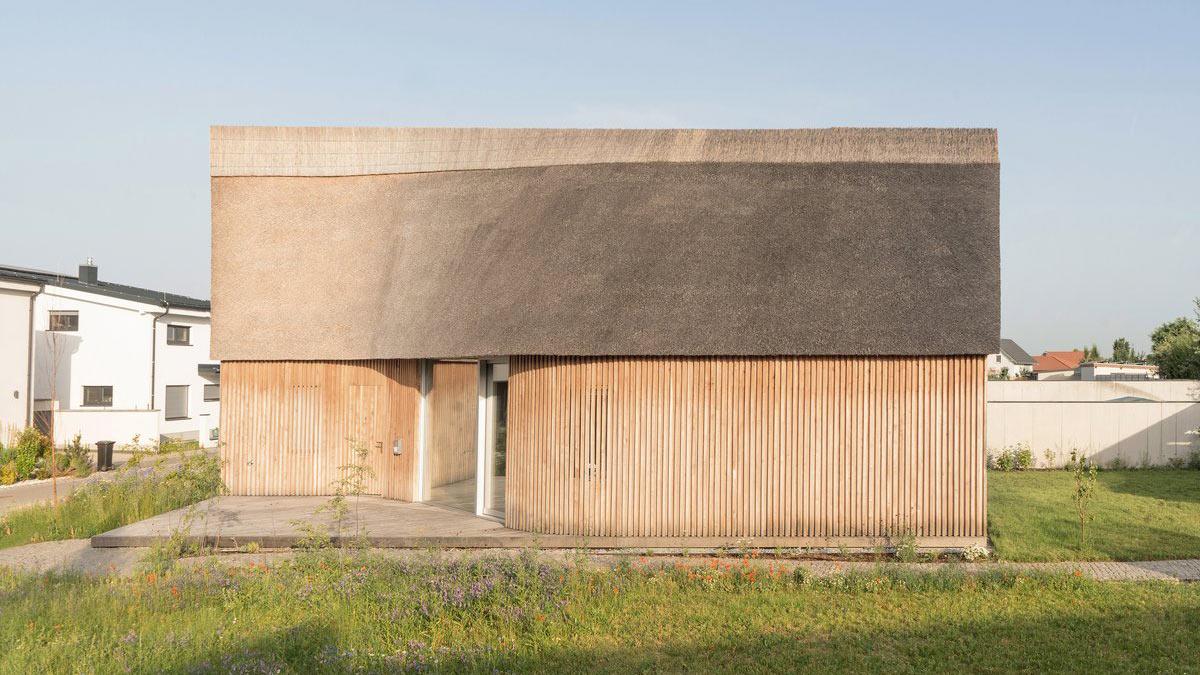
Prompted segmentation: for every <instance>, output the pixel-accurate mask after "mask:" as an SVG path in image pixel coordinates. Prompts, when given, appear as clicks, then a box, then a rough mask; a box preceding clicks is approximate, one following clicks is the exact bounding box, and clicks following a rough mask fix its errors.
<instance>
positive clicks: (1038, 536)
mask: <svg viewBox="0 0 1200 675" xmlns="http://www.w3.org/2000/svg"><path fill="white" fill-rule="evenodd" d="M1074 485H1075V483H1074V479H1073V478H1072V474H1071V473H1070V472H1068V471H1020V472H1007V473H1006V472H1000V471H990V472H988V532H989V534H990V535H991V538H992V544H993V545H994V546H995V549H996V554H997V555H998V556H999V557H1000V558H1002V559H1004V560H1162V559H1174V558H1200V471H1178V470H1177V471H1168V470H1158V471H1155V470H1141V471H1101V472H1100V474H1099V484H1098V486H1097V490H1096V497H1095V500H1094V502H1093V506H1092V511H1093V512H1094V513H1095V520H1094V521H1093V522H1092V523H1090V524H1089V525H1088V544H1089V547H1088V550H1086V551H1083V552H1080V550H1079V524H1078V520H1077V517H1076V514H1075V509H1074V505H1073V504H1072V502H1071V493H1072V491H1073V489H1074Z"/></svg>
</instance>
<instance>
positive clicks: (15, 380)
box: [0, 260, 220, 445]
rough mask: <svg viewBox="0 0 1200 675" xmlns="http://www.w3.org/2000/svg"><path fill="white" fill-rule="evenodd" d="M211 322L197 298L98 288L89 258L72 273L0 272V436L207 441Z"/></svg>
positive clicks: (216, 390) (212, 383)
mask: <svg viewBox="0 0 1200 675" xmlns="http://www.w3.org/2000/svg"><path fill="white" fill-rule="evenodd" d="M209 317H210V314H209V303H208V301H207V300H198V299H196V298H189V297H185V296H182V295H175V294H172V293H164V292H162V291H153V290H149V289H144V288H137V287H133V286H126V285H123V284H115V283H112V282H107V281H101V280H100V279H99V272H98V270H97V268H96V266H95V265H94V264H92V263H91V261H90V260H89V261H88V263H85V264H83V265H80V266H79V274H78V276H67V275H62V274H55V273H53V272H47V271H43V270H32V269H25V268H21V267H11V266H3V265H0V364H2V366H3V367H0V386H2V387H3V390H0V401H3V404H2V405H0V434H2V435H3V436H8V435H9V434H11V433H12V431H13V430H15V429H18V428H21V427H24V426H29V425H33V426H37V427H38V428H40V429H42V430H43V431H44V432H46V433H50V432H51V426H52V425H53V430H52V432H53V436H54V440H55V442H57V443H59V444H62V443H66V442H67V441H69V440H70V439H71V438H72V437H73V436H74V435H75V434H79V435H80V436H81V437H82V440H83V442H84V443H88V444H90V443H94V442H95V441H98V440H111V441H116V442H117V443H128V442H130V441H131V440H132V439H133V437H134V436H135V435H137V436H139V437H140V438H141V440H143V441H146V442H149V441H156V440H161V439H162V438H176V439H183V440H197V441H200V442H201V444H203V445H215V441H216V435H217V424H218V423H217V420H218V415H219V406H220V403H219V400H220V380H219V374H220V367H219V365H218V364H217V363H216V362H214V361H212V360H210V359H209V348H208V347H209V324H210V320H209ZM52 413H56V414H53V415H52ZM4 440H7V438H5V439H4Z"/></svg>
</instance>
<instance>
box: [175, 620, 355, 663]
mask: <svg viewBox="0 0 1200 675" xmlns="http://www.w3.org/2000/svg"><path fill="white" fill-rule="evenodd" d="M337 642H338V631H337V629H336V628H335V627H333V626H330V625H328V624H325V623H321V622H318V621H315V620H312V621H306V622H304V623H301V624H299V625H296V626H291V627H288V628H283V629H280V630H277V631H274V632H272V633H267V634H266V635H263V636H262V637H260V638H258V639H257V640H253V641H247V642H246V643H244V644H242V645H240V646H238V647H223V648H220V649H214V650H212V651H211V652H210V653H208V654H207V655H205V656H204V657H202V658H199V659H197V660H196V661H194V662H193V663H191V664H188V665H186V666H184V667H182V668H178V669H171V672H180V673H286V672H323V671H327V670H332V671H333V672H340V671H339V670H338V669H337V668H336V665H337V663H338V661H339V660H340V658H341V653H340V652H339V651H338V648H337Z"/></svg>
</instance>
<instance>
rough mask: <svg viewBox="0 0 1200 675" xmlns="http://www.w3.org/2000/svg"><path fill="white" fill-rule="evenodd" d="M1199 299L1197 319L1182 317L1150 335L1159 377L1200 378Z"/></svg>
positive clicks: (1196, 311)
mask: <svg viewBox="0 0 1200 675" xmlns="http://www.w3.org/2000/svg"><path fill="white" fill-rule="evenodd" d="M1194 302H1195V305H1196V307H1195V310H1194V311H1195V315H1196V318H1195V319H1189V318H1187V317H1186V316H1181V317H1179V318H1178V319H1175V320H1174V321H1168V322H1167V323H1164V324H1163V325H1161V326H1159V327H1158V328H1155V329H1154V332H1153V333H1151V334H1150V356H1149V357H1148V359H1149V361H1150V363H1153V364H1154V365H1156V366H1158V376H1159V377H1161V378H1163V379H1169V380H1200V298H1196V299H1195V300H1194Z"/></svg>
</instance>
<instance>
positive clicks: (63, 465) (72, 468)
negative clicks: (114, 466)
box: [56, 434, 93, 476]
mask: <svg viewBox="0 0 1200 675" xmlns="http://www.w3.org/2000/svg"><path fill="white" fill-rule="evenodd" d="M56 461H57V462H58V467H57V469H58V471H57V473H59V474H62V473H66V472H71V473H73V474H75V475H76V476H87V475H88V474H90V473H91V472H92V467H93V464H92V456H91V453H89V452H88V449H87V448H86V447H84V445H83V443H82V442H81V437H80V435H79V434H75V437H74V438H72V439H71V442H70V443H68V444H67V446H66V447H65V448H63V449H62V451H61V452H60V453H59V454H58V456H57V457H56Z"/></svg>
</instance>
